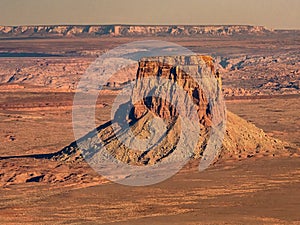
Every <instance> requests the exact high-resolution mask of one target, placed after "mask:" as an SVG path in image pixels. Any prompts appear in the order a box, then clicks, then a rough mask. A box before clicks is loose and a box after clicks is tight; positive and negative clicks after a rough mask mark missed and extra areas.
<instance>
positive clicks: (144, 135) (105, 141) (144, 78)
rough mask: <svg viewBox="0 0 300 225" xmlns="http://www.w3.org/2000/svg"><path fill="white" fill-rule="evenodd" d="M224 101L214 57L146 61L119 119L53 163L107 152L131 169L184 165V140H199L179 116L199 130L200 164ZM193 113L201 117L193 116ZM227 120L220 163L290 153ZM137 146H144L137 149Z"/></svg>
mask: <svg viewBox="0 0 300 225" xmlns="http://www.w3.org/2000/svg"><path fill="white" fill-rule="evenodd" d="M161 80H162V82H161ZM165 81H167V82H165ZM197 81H198V82H197ZM199 81H200V82H199ZM168 82H169V83H168ZM179 89H181V90H182V91H183V92H184V95H181V97H182V98H181V99H180V98H177V97H176V96H175V95H174V96H172V93H177V92H179ZM165 90H167V91H171V98H169V99H168V98H165V97H164V96H165V92H164V91H165ZM147 93H151V95H147ZM188 99H192V104H193V109H192V108H191V107H188V106H189V105H188V104H189V102H188ZM220 99H222V93H221V78H220V75H219V74H218V73H217V72H216V71H215V67H214V60H213V59H212V58H211V57H208V56H172V57H154V58H145V59H142V60H140V62H139V67H138V70H137V75H136V81H135V85H134V88H133V89H132V93H131V98H130V100H129V101H128V102H126V103H123V104H120V105H119V108H118V109H117V110H116V113H115V118H114V119H113V120H112V121H110V122H108V123H106V124H104V125H102V126H100V127H98V128H97V129H96V130H94V131H92V132H91V133H89V134H87V135H86V136H85V137H83V138H82V139H80V140H78V141H77V143H76V142H74V143H72V144H71V145H70V146H67V147H66V148H64V149H63V150H61V151H59V152H57V153H56V154H54V156H53V158H54V159H59V160H66V161H77V160H82V159H83V158H82V155H83V156H84V158H85V159H88V160H90V159H92V160H94V158H97V157H98V153H99V152H101V151H106V153H109V155H110V156H112V157H113V158H115V159H117V160H119V161H121V162H123V163H127V164H132V165H148V164H149V165H153V164H156V163H158V162H161V161H168V160H169V159H172V160H177V159H179V160H180V157H183V155H180V154H179V155H176V157H175V158H172V155H174V152H175V150H176V148H177V146H178V144H179V142H180V139H182V138H183V139H184V140H185V142H187V143H188V142H189V141H191V142H192V139H193V138H195V135H194V137H192V136H186V135H187V134H185V133H184V132H183V126H184V125H186V121H185V120H184V119H182V117H180V115H181V116H182V115H184V116H186V118H188V120H189V122H190V125H191V124H196V125H198V126H199V133H197V135H196V139H197V140H196V145H195V147H194V148H193V152H191V154H190V155H189V157H191V158H201V157H202V154H203V151H204V150H205V148H206V146H207V144H208V140H209V138H210V135H211V131H212V127H213V126H214V125H219V124H218V123H219V122H221V120H218V118H221V117H222V115H224V113H225V112H224V110H225V108H222V107H221V108H219V109H218V110H219V111H217V110H215V107H213V106H216V105H217V104H219V103H220ZM182 109H184V110H182ZM193 111H195V112H196V116H192V115H193ZM212 115H214V116H213V117H212ZM216 118H217V120H216ZM227 118H228V120H227V121H228V123H227V129H226V132H225V136H224V140H223V146H222V148H221V150H222V152H221V154H219V157H221V158H225V159H228V158H247V157H252V156H254V155H256V154H263V155H268V154H272V155H275V154H276V155H278V154H282V153H284V152H285V146H287V144H286V143H283V142H280V141H278V140H275V139H272V138H270V137H268V136H267V135H265V134H264V132H263V131H262V130H260V129H259V128H257V127H255V126H254V125H253V124H250V123H248V122H247V121H245V120H243V119H241V118H239V117H238V116H236V115H234V114H232V113H228V117H227ZM153 121H154V122H153ZM155 121H156V123H155ZM216 121H217V122H216ZM191 129H192V126H191ZM128 134H130V135H128ZM189 139H190V140H189ZM193 140H194V139H193ZM135 142H138V143H139V142H140V144H137V145H134V144H132V143H135ZM188 144H189V143H188ZM78 146H80V147H78ZM101 160H102V159H101ZM101 160H100V161H101Z"/></svg>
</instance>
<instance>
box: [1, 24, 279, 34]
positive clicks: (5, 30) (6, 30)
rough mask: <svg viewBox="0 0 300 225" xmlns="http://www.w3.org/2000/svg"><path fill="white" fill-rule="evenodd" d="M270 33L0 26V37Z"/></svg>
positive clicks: (257, 29) (259, 30)
mask: <svg viewBox="0 0 300 225" xmlns="http://www.w3.org/2000/svg"><path fill="white" fill-rule="evenodd" d="M270 32H273V31H272V30H270V29H267V28H265V27H263V26H249V25H219V26H217V25H213V26H208V25H195V26H192V25H178V26H177V25H164V26H163V25H161V26H159V25H154V26H145V25H92V26H90V25H65V26H62V25H53V26H0V36H4V37H9V36H18V37H22V36H27V37H34V36H36V37H47V36H60V37H61V36H66V37H72V36H91V37H97V36H105V35H106V36H107V35H108V36H122V37H130V36H194V35H213V36H223V35H225V36H226V35H235V34H268V33H270Z"/></svg>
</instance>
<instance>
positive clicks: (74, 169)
mask: <svg viewBox="0 0 300 225" xmlns="http://www.w3.org/2000/svg"><path fill="white" fill-rule="evenodd" d="M72 98H73V94H72V93H63V92H62V93H59V92H56V93H48V92H40V91H39V92H34V91H32V90H31V91H27V90H25V91H24V90H19V91H15V92H14V94H12V93H7V92H5V91H3V92H1V95H0V117H1V120H0V121H1V122H0V131H1V133H0V137H1V138H2V139H1V140H2V141H1V156H2V157H3V156H21V155H28V154H45V153H50V152H53V151H57V150H59V149H61V148H63V147H64V146H66V145H68V144H69V143H70V142H72V141H73V139H74V137H73V134H72V124H71V121H72V120H71V119H72V117H71V105H72ZM112 99H113V96H111V95H107V96H102V97H101V99H99V100H98V113H97V123H99V124H101V123H103V122H104V121H107V120H109V119H110V118H109V113H108V112H109V109H110V106H111V102H112ZM298 99H299V96H290V97H286V96H285V97H274V98H273V99H272V101H269V100H267V99H263V98H259V99H252V100H249V99H248V100H230V101H227V107H228V109H229V110H231V111H233V112H235V113H237V114H239V115H240V116H242V117H244V118H246V119H248V120H251V121H253V122H254V123H255V124H257V125H258V126H259V127H260V128H262V129H265V130H266V131H267V132H268V133H272V134H273V135H274V136H276V137H279V138H282V139H284V140H286V141H290V142H293V143H295V144H297V145H298V146H299V140H298V136H299V124H300V120H299V115H298V113H297V112H299V106H298V104H297V102H298ZM274 104H275V105H276V108H274ZM266 118H269V121H270V123H267V122H266ZM275 121H278V122H277V123H275ZM273 123H275V124H276V125H274V124H273ZM279 131H280V132H279ZM45 143H47V144H45ZM299 163H300V160H299V158H295V157H294V158H277V157H275V158H273V157H272V158H271V157H270V158H251V159H247V160H242V161H227V162H220V163H217V164H216V165H213V166H212V167H211V168H210V169H208V170H206V171H204V172H201V173H200V172H198V170H197V162H190V164H189V165H188V166H187V167H186V168H185V169H184V170H182V171H181V172H180V173H179V174H177V175H176V176H174V177H172V178H170V179H168V180H166V181H164V182H163V183H160V184H157V185H153V186H148V187H127V186H122V185H119V184H114V183H110V182H108V181H107V180H105V179H104V178H102V177H100V176H99V175H98V174H96V173H95V172H94V171H93V170H92V169H90V168H89V166H88V165H87V164H85V163H84V162H83V163H78V164H72V163H71V164H70V163H58V162H52V161H49V160H43V159H34V158H17V157H12V158H9V157H8V158H5V159H3V158H2V159H1V160H0V165H1V173H0V177H2V178H5V176H7V177H6V178H5V179H6V182H2V183H1V189H0V198H1V203H0V218H1V220H0V223H1V224H300V216H299V213H298V212H299V209H300V205H299V202H300V199H299V198H300V192H299V182H300V170H299V165H300V164H299ZM29 168H30V170H29ZM32 168H34V169H32ZM26 171H34V172H33V173H32V174H29V173H27V172H26ZM47 171H51V174H54V175H52V176H51V177H47V175H46V176H43V177H41V174H45V173H46V174H47ZM5 179H2V181H3V180H5ZM43 180H44V181H43ZM18 182H19V183H18Z"/></svg>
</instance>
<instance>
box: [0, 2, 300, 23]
mask: <svg viewBox="0 0 300 225" xmlns="http://www.w3.org/2000/svg"><path fill="white" fill-rule="evenodd" d="M49 24H145V25H148V24H175V25H179V24H193V25H202V24H249V25H263V26H267V27H269V28H275V29H276V28H281V29H300V0H0V25H49Z"/></svg>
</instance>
